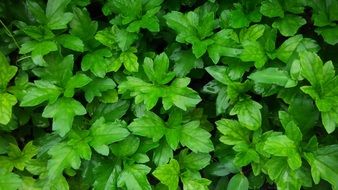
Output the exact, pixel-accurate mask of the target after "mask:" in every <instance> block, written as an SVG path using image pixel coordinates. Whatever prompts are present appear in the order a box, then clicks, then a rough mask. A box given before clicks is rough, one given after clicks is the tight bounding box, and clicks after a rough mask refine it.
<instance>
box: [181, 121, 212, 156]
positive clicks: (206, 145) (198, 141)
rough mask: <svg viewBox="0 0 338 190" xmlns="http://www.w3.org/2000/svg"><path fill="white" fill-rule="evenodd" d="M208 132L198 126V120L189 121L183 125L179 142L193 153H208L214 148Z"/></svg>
mask: <svg viewBox="0 0 338 190" xmlns="http://www.w3.org/2000/svg"><path fill="white" fill-rule="evenodd" d="M210 137H211V135H210V133H209V132H207V131H206V130H205V129H203V128H201V127H200V122H199V121H191V122H189V123H187V124H185V125H183V128H182V131H181V138H180V142H181V144H182V145H183V146H186V147H188V148H189V149H190V150H192V151H193V152H195V153H198V152H201V153H208V152H210V151H212V150H214V146H213V144H212V142H211V140H210Z"/></svg>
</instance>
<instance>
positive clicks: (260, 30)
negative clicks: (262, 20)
mask: <svg viewBox="0 0 338 190" xmlns="http://www.w3.org/2000/svg"><path fill="white" fill-rule="evenodd" d="M264 31H265V26H264V25H261V24H255V25H252V26H250V27H249V28H244V29H242V30H241V32H240V34H239V38H240V41H241V42H244V41H256V40H257V39H259V38H260V37H262V36H263V34H264Z"/></svg>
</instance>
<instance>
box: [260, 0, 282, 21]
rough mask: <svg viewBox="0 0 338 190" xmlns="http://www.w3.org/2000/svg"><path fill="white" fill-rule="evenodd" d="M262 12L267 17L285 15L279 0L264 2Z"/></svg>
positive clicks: (266, 0)
mask: <svg viewBox="0 0 338 190" xmlns="http://www.w3.org/2000/svg"><path fill="white" fill-rule="evenodd" d="M260 12H261V13H262V14H263V15H264V16H267V17H270V18H272V17H284V11H283V8H282V6H281V4H280V3H279V2H278V0H265V1H263V2H262V6H261V8H260Z"/></svg>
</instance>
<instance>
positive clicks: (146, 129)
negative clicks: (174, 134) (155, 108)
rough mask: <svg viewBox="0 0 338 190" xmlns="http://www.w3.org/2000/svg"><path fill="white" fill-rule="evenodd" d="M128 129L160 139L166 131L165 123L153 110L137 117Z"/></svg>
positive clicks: (136, 133)
mask: <svg viewBox="0 0 338 190" xmlns="http://www.w3.org/2000/svg"><path fill="white" fill-rule="evenodd" d="M128 129H129V130H130V131H131V132H132V133H133V134H135V135H139V136H144V137H148V138H152V139H153V141H154V142H156V141H159V140H160V139H161V138H162V137H163V135H164V133H165V123H164V122H163V120H162V119H161V118H160V117H158V116H157V115H156V114H154V113H153V112H146V113H145V114H144V116H142V117H141V118H137V119H135V120H134V121H133V122H132V123H131V124H130V125H129V126H128Z"/></svg>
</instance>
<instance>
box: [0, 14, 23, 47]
mask: <svg viewBox="0 0 338 190" xmlns="http://www.w3.org/2000/svg"><path fill="white" fill-rule="evenodd" d="M0 23H1V25H2V26H3V27H4V28H5V30H6V31H7V33H8V35H9V36H10V37H11V38H12V39H13V41H14V43H15V45H16V47H18V49H20V46H19V44H18V42H17V41H16V40H15V38H14V36H13V34H12V32H11V31H10V30H9V29H8V28H7V26H6V25H5V23H3V22H2V20H1V19H0Z"/></svg>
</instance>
